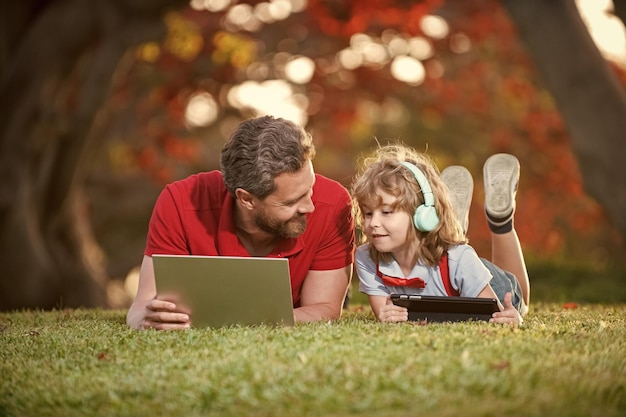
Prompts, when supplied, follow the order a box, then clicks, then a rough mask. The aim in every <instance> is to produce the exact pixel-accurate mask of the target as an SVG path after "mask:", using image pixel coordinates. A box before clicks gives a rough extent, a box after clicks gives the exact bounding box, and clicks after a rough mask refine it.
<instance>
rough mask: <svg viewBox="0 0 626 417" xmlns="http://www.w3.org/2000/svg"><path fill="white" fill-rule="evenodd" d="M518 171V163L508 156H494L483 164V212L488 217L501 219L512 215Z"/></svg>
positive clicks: (515, 159) (511, 156) (502, 154)
mask: <svg viewBox="0 0 626 417" xmlns="http://www.w3.org/2000/svg"><path fill="white" fill-rule="evenodd" d="M519 169H520V167H519V161H518V160H517V158H516V157H514V156H513V155H509V154H504V153H501V154H495V155H492V156H490V157H489V158H488V159H487V161H486V162H485V165H484V166H483V177H484V182H485V210H486V211H487V214H489V216H491V217H493V218H495V219H502V218H507V217H509V216H510V215H511V213H513V209H514V208H515V207H514V206H515V193H516V191H517V184H518V182H519Z"/></svg>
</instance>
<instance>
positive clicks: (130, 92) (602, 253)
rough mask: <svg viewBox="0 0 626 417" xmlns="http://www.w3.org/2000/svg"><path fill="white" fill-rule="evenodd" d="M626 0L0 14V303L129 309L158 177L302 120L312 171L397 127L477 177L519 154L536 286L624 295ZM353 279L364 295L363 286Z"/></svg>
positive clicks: (234, 5) (477, 210) (241, 4)
mask: <svg viewBox="0 0 626 417" xmlns="http://www.w3.org/2000/svg"><path fill="white" fill-rule="evenodd" d="M625 8H626V5H625V4H624V1H622V0H614V2H612V1H611V0H576V1H574V0H571V1H565V0H528V1H523V2H520V1H516V0H422V1H411V0H371V1H362V0H250V1H243V0H242V1H236V0H191V1H189V0H184V1H181V0H152V1H150V2H143V1H141V0H93V1H90V2H85V1H81V0H24V1H20V2H2V3H1V5H0V16H1V19H2V23H1V24H0V31H1V32H2V38H1V39H0V59H1V62H0V67H1V71H2V72H1V74H0V75H1V80H2V84H1V93H2V94H0V133H1V136H0V141H1V142H0V146H1V148H0V262H1V265H2V268H1V269H0V310H12V309H21V308H44V309H49V308H65V307H78V306H85V307H111V308H125V307H127V306H128V305H129V303H130V301H131V300H132V296H133V292H134V291H135V289H136V279H137V273H138V270H137V267H138V265H139V263H140V261H141V258H142V255H143V248H144V244H145V236H146V231H147V225H148V220H149V217H150V214H151V210H152V206H153V204H154V201H155V199H156V197H157V195H158V193H159V192H160V191H161V190H162V188H163V186H164V185H165V184H167V183H168V182H171V181H174V180H177V179H180V178H183V177H186V176H187V175H189V174H192V173H194V172H197V171H204V170H212V169H219V154H220V150H221V147H222V145H223V144H224V142H225V140H226V138H227V137H228V135H229V133H230V132H231V130H232V129H233V128H234V126H236V125H237V124H238V123H239V122H240V121H242V120H244V119H246V118H249V117H253V116H259V115H264V114H271V115H274V116H277V117H284V118H288V119H291V120H294V121H295V122H297V123H299V124H302V125H303V126H305V127H306V129H307V130H308V131H310V132H311V133H312V134H313V137H314V140H315V144H316V146H317V157H316V159H315V161H314V166H315V169H316V171H317V172H318V173H321V174H324V175H326V176H328V177H331V178H333V179H336V180H337V181H339V182H341V183H342V184H344V185H345V186H346V187H348V188H349V186H350V184H351V181H352V178H353V176H354V174H355V172H356V168H357V163H358V160H359V157H360V156H361V155H363V154H364V153H367V152H369V151H370V150H372V149H373V148H374V147H375V146H377V143H386V142H389V141H398V140H399V141H402V142H405V143H407V144H409V145H411V146H414V147H415V148H417V149H418V150H421V151H425V152H427V153H428V154H430V155H431V156H433V157H434V158H435V160H436V162H437V164H438V166H439V168H440V169H441V170H442V169H443V168H445V167H446V166H448V165H452V164H460V165H464V166H466V167H467V168H468V169H469V170H470V171H471V172H472V174H473V176H474V180H475V184H476V186H475V190H474V200H473V203H472V211H471V217H470V228H469V232H468V234H469V239H470V243H471V244H472V245H473V246H474V247H475V248H476V249H477V251H478V253H479V254H480V255H481V256H484V257H487V258H489V257H490V242H489V233H488V229H487V226H486V222H485V219H484V214H483V209H482V199H483V190H482V164H483V163H484V161H485V160H486V158H487V157H488V156H489V155H491V154H493V153H496V152H508V153H512V154H514V155H516V156H517V158H518V159H519V160H520V163H521V182H520V186H519V192H518V200H517V201H518V206H517V215H516V227H517V230H518V233H519V235H520V238H521V240H522V244H523V247H524V251H525V253H526V256H527V262H528V266H529V271H530V274H531V282H532V285H533V292H534V295H533V296H537V297H538V299H543V300H554V301H563V302H567V301H574V302H584V301H594V302H601V301H605V302H624V301H626V290H624V289H623V288H622V287H623V285H622V283H624V282H625V280H626V273H625V272H624V271H626V261H624V255H626V252H625V250H624V249H625V248H624V237H625V235H626V224H625V221H626V220H625V219H624V217H625V216H624V213H626V197H625V194H626V169H625V168H624V165H625V164H626V159H625V158H626V150H625V148H626V147H625V146H624V142H625V139H624V132H625V131H626V98H625V95H624V86H625V85H626V72H625V69H626V32H625V30H624V24H623V18H624V14H623V13H626V10H625ZM357 299H358V297H357Z"/></svg>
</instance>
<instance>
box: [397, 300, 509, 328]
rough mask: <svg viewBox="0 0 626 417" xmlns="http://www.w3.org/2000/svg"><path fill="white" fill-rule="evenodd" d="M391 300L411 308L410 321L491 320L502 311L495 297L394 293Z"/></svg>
mask: <svg viewBox="0 0 626 417" xmlns="http://www.w3.org/2000/svg"><path fill="white" fill-rule="evenodd" d="M391 302H392V303H394V304H395V305H398V306H402V307H406V308H407V309H408V310H409V321H424V320H426V321H427V322H446V321H467V320H474V321H489V319H490V318H491V315H492V314H493V313H495V312H496V311H500V309H499V308H498V302H497V300H496V299H495V298H471V297H448V296H443V297H439V296H426V295H406V294H392V295H391Z"/></svg>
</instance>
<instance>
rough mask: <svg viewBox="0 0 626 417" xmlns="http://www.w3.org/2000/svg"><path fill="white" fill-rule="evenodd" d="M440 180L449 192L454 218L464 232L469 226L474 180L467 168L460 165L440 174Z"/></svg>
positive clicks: (448, 168)
mask: <svg viewBox="0 0 626 417" xmlns="http://www.w3.org/2000/svg"><path fill="white" fill-rule="evenodd" d="M441 180H442V181H443V182H444V184H446V187H448V190H449V191H450V193H449V196H450V202H451V203H452V209H453V210H454V216H455V217H456V219H457V220H458V222H459V224H460V225H461V227H462V228H463V230H464V231H467V228H468V226H469V216H468V213H469V209H470V205H471V203H472V195H473V193H474V179H473V178H472V174H471V173H470V172H469V171H468V170H467V168H465V167H462V166H460V165H452V166H449V167H447V168H446V169H444V170H443V171H442V172H441Z"/></svg>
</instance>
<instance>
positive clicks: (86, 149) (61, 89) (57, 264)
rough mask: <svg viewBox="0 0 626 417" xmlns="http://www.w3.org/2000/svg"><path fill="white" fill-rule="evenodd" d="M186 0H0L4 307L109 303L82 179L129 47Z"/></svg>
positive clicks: (149, 36)
mask: <svg viewBox="0 0 626 417" xmlns="http://www.w3.org/2000/svg"><path fill="white" fill-rule="evenodd" d="M187 3H188V1H187V0H151V1H148V2H145V1H143V0H94V1H88V2H85V1H82V0H70V1H54V0H30V1H20V2H1V4H0V16H2V17H1V19H2V25H1V26H0V33H1V34H2V37H1V40H0V55H1V56H0V64H1V68H0V71H1V72H0V75H1V84H0V108H1V109H2V111H1V112H0V265H2V274H0V310H9V309H14V308H33V307H37V308H53V307H76V306H104V305H105V303H106V297H105V292H104V284H105V279H106V277H105V276H104V273H103V271H104V269H103V267H102V265H101V262H100V256H99V249H98V245H97V244H95V242H94V240H93V238H92V233H91V226H90V223H89V220H88V218H87V217H86V215H85V214H86V213H85V210H86V208H87V205H86V203H85V201H84V198H83V195H82V188H81V181H82V179H83V178H84V176H85V172H86V168H87V167H88V165H89V161H90V159H89V155H90V152H92V151H93V150H95V146H97V143H94V141H97V140H98V139H101V135H98V134H97V130H98V128H99V124H98V120H99V116H101V115H99V114H98V112H99V110H100V109H101V107H102V104H103V103H104V101H105V99H106V97H107V94H108V91H109V87H110V86H111V83H112V80H113V76H114V73H115V70H116V68H117V66H118V63H119V62H120V60H121V59H122V57H123V55H124V54H125V53H126V52H127V51H128V50H129V48H130V47H131V46H133V45H136V44H139V43H141V42H146V41H149V40H158V39H159V38H160V37H161V36H162V35H163V34H164V33H165V26H164V23H163V19H162V16H163V14H164V12H165V11H167V10H168V9H170V8H174V7H180V6H183V5H185V4H187Z"/></svg>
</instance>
